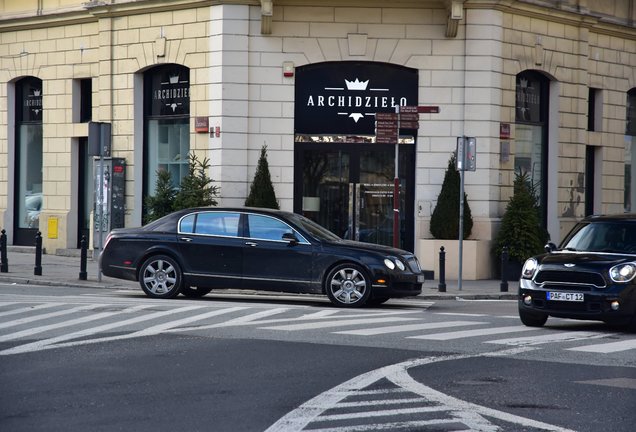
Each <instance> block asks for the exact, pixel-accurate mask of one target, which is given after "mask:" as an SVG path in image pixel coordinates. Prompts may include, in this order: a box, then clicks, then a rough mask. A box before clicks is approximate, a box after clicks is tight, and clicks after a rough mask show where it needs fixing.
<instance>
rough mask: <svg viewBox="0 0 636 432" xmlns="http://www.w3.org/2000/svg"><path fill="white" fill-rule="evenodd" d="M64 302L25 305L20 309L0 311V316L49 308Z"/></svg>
mask: <svg viewBox="0 0 636 432" xmlns="http://www.w3.org/2000/svg"><path fill="white" fill-rule="evenodd" d="M62 305H64V303H45V304H40V305H37V306H27V307H23V308H20V309H13V310H10V311H5V312H0V317H5V316H10V315H18V314H21V313H25V312H31V311H37V310H41V309H50V308H54V307H58V306H62Z"/></svg>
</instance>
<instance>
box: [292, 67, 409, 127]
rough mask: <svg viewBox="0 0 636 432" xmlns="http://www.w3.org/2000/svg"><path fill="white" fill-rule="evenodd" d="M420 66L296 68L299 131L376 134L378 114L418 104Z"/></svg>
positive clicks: (296, 106)
mask: <svg viewBox="0 0 636 432" xmlns="http://www.w3.org/2000/svg"><path fill="white" fill-rule="evenodd" d="M417 96H418V71H417V69H412V68H407V67H404V66H399V65H393V64H390V63H379V62H365V61H343V62H324V63H316V64H310V65H306V66H301V67H298V68H296V88H295V113H294V117H295V118H294V130H295V133H296V134H333V135H337V134H341V135H373V134H374V132H375V120H376V113H395V108H396V107H397V106H406V105H417Z"/></svg>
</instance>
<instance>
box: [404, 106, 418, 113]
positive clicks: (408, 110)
mask: <svg viewBox="0 0 636 432" xmlns="http://www.w3.org/2000/svg"><path fill="white" fill-rule="evenodd" d="M417 108H418V107H416V106H411V105H405V106H401V107H400V114H408V113H410V114H417Z"/></svg>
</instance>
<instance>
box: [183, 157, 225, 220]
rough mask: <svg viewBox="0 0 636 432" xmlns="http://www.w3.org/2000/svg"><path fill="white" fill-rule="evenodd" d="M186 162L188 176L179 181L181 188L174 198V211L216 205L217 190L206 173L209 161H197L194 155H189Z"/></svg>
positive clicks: (206, 159)
mask: <svg viewBox="0 0 636 432" xmlns="http://www.w3.org/2000/svg"><path fill="white" fill-rule="evenodd" d="M188 162H189V164H188V174H187V175H185V176H184V177H183V178H182V179H181V187H180V189H179V191H178V192H177V194H176V196H175V200H174V207H175V210H180V209H186V208H191V207H209V206H215V205H217V204H218V203H217V201H216V199H215V198H216V197H217V196H218V194H219V188H218V186H214V185H212V182H213V181H214V180H212V179H211V178H210V177H208V173H207V172H208V169H209V168H210V159H208V158H207V157H206V158H204V159H203V160H199V158H198V157H197V156H196V155H195V154H194V153H189V154H188Z"/></svg>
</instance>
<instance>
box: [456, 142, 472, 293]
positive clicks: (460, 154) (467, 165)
mask: <svg viewBox="0 0 636 432" xmlns="http://www.w3.org/2000/svg"><path fill="white" fill-rule="evenodd" d="M476 155H477V139H476V138H475V137H467V136H461V137H457V159H456V164H457V170H458V171H459V174H460V182H459V267H458V275H457V289H458V290H459V291H461V290H462V263H463V256H464V255H463V241H464V171H475V170H476V169H477V157H476Z"/></svg>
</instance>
